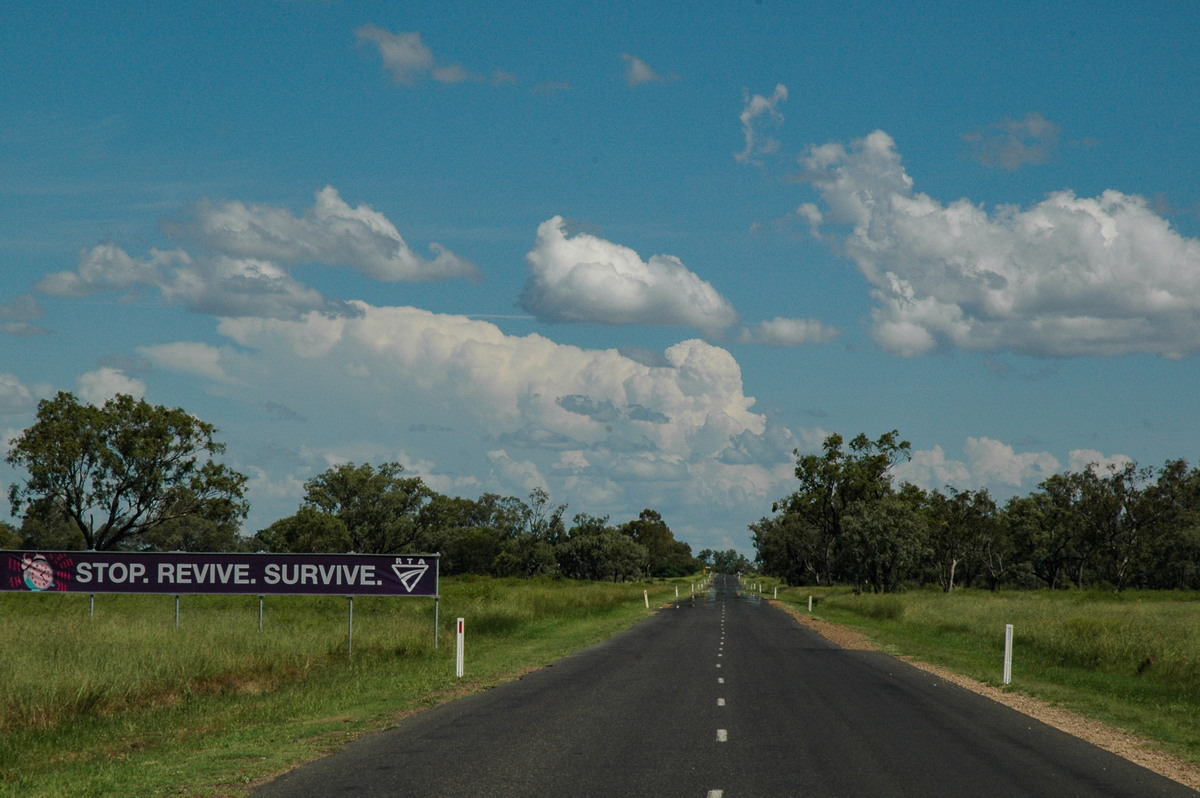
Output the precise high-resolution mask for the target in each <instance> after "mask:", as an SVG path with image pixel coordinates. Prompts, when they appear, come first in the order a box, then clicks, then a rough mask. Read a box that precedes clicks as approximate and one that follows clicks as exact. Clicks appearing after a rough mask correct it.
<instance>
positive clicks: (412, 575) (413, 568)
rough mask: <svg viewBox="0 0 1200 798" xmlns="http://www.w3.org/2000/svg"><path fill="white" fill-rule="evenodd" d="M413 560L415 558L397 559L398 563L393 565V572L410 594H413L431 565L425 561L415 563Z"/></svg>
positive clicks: (420, 560) (419, 560)
mask: <svg viewBox="0 0 1200 798" xmlns="http://www.w3.org/2000/svg"><path fill="white" fill-rule="evenodd" d="M413 559H414V558H413V557H397V558H396V562H394V563H392V570H393V571H395V572H396V578H397V579H399V580H400V584H402V585H404V589H405V590H407V591H408V592H409V593H411V592H413V588H415V587H416V586H417V583H418V582H420V581H421V577H423V576H424V575H425V572H426V571H428V570H429V563H427V562H425V560H424V559H418V560H417V561H416V562H413Z"/></svg>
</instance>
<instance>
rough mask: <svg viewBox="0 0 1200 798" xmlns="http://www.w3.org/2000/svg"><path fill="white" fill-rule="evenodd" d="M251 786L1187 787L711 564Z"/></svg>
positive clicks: (1009, 790)
mask: <svg viewBox="0 0 1200 798" xmlns="http://www.w3.org/2000/svg"><path fill="white" fill-rule="evenodd" d="M255 795H256V796H259V797H260V798H284V797H285V796H286V797H287V798H328V797H329V796H339V795H346V796H356V797H361V798H367V797H368V796H413V797H414V798H438V797H439V796H446V797H447V798H451V797H452V798H486V797H487V796H504V797H505V798H512V797H513V796H537V798H547V796H572V798H587V797H588V796H603V797H604V798H621V797H622V796H630V797H631V798H632V797H634V796H636V797H637V798H642V797H644V796H683V797H687V798H771V797H773V796H806V797H807V796H813V797H816V796H854V797H855V798H858V797H860V796H920V797H921V798H930V797H931V796H1003V797H1004V798H1012V797H1013V796H1022V797H1024V796H1048V797H1049V796H1053V798H1067V796H1081V797H1083V796H1087V797H1088V798H1093V797H1095V796H1129V797H1130V798H1147V797H1148V796H1194V795H1196V793H1195V792H1193V791H1192V790H1190V789H1188V788H1187V787H1185V786H1183V785H1181V784H1178V783H1176V782H1174V781H1171V780H1169V779H1166V778H1164V777H1162V776H1159V775H1157V774H1155V773H1152V772H1151V771H1148V770H1146V769H1144V768H1142V767H1140V766H1137V765H1134V764H1132V763H1130V762H1128V761H1126V760H1124V759H1121V758H1120V757H1117V756H1115V755H1113V754H1110V753H1108V752H1106V751H1103V750H1101V749H1099V748H1096V747H1094V746H1092V745H1090V744H1088V743H1084V742H1082V741H1080V740H1077V739H1076V738H1074V737H1071V736H1069V735H1067V734H1065V733H1063V732H1060V731H1058V730H1056V729H1054V728H1051V727H1049V726H1046V725H1044V724H1042V723H1039V722H1038V721H1035V720H1032V719H1030V718H1028V717H1026V716H1024V715H1022V714H1020V713H1018V712H1016V711H1014V710H1012V709H1009V708H1007V707H1004V706H1001V705H999V704H996V703H994V702H992V701H989V700H988V699H986V698H983V697H982V696H978V695H976V694H974V693H972V692H970V691H967V690H965V689H963V688H960V687H958V686H955V685H953V684H950V683H949V682H945V681H942V680H941V679H938V678H937V677H935V676H933V675H931V674H928V673H926V672H924V671H921V670H918V669H916V668H913V667H911V666H908V665H905V664H904V663H902V662H899V661H898V660H896V659H894V658H892V657H889V656H887V655H886V654H883V653H881V652H870V651H848V650H843V649H841V648H838V647H837V646H834V645H833V644H831V643H829V642H827V641H826V640H825V639H824V638H822V637H820V636H819V635H817V634H816V633H814V632H812V631H810V630H808V629H806V628H804V627H802V626H800V625H798V624H797V623H796V622H795V621H794V620H792V619H791V618H790V617H788V615H787V614H786V613H784V612H782V611H781V610H779V609H777V608H775V607H771V606H770V605H769V604H767V603H766V602H764V601H760V600H759V599H758V598H757V597H756V596H754V595H752V594H748V593H746V592H743V591H740V590H739V589H738V586H737V580H736V579H735V578H734V577H731V576H717V577H715V579H714V582H713V586H712V587H711V588H710V589H709V590H708V592H707V593H706V594H703V595H700V596H697V597H695V598H694V599H686V600H683V601H681V602H679V603H678V604H676V605H674V606H673V607H671V608H668V609H664V610H662V611H661V612H659V613H657V614H655V615H654V616H653V617H651V618H649V619H647V620H646V621H644V622H642V623H639V624H638V625H636V626H635V627H633V628H632V629H630V630H628V631H626V632H623V633H621V634H619V635H617V636H616V637H614V638H612V639H611V640H609V641H607V642H605V643H602V644H600V645H597V646H594V647H592V648H590V649H588V650H586V651H582V652H579V653H577V654H573V655H571V656H569V657H565V658H564V659H561V660H559V661H558V662H556V663H554V664H553V665H552V666H551V667H547V668H544V669H542V670H539V671H536V672H534V673H532V674H529V675H528V676H526V677H525V678H523V679H521V680H519V681H516V682H512V683H510V684H506V685H502V686H500V687H497V688H495V689H492V690H488V691H485V692H482V693H478V694H476V695H472V696H468V697H466V698H463V699H460V700H458V701H454V702H452V703H449V704H445V705H443V706H440V707H437V708H435V709H432V710H429V711H427V712H424V713H421V714H418V715H416V716H414V717H412V718H410V719H408V720H405V721H404V723H403V724H402V725H400V726H399V727H397V728H395V729H392V730H389V731H386V732H382V733H379V734H375V735H371V736H369V737H367V738H364V739H362V740H360V741H358V742H356V743H353V744H351V745H349V746H348V747H347V748H345V749H344V750H343V751H341V752H340V753H338V754H335V755H333V756H330V757H327V758H325V759H322V760H319V761H317V762H314V763H311V764H309V765H307V766H305V767H302V768H300V769H298V770H295V771H292V772H291V773H288V774H286V775H284V776H283V777H281V778H279V779H277V780H276V781H274V782H272V783H270V784H268V785H266V786H265V787H263V788H262V789H260V790H259V791H258V792H256V793H255Z"/></svg>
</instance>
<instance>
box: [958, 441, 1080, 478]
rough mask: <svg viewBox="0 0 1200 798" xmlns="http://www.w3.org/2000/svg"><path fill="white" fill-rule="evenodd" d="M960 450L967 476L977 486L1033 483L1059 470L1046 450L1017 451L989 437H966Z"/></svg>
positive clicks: (1054, 460)
mask: <svg viewBox="0 0 1200 798" xmlns="http://www.w3.org/2000/svg"><path fill="white" fill-rule="evenodd" d="M964 449H965V450H966V453H967V459H968V460H969V461H970V465H969V468H970V470H971V477H972V479H974V480H975V482H976V484H979V485H989V484H997V485H1006V486H1009V487H1014V488H1015V487H1020V486H1022V485H1030V484H1033V485H1036V484H1038V483H1039V482H1041V481H1042V480H1044V479H1046V477H1049V476H1050V475H1051V474H1054V473H1056V472H1057V471H1058V470H1059V462H1058V460H1057V459H1056V458H1055V457H1054V456H1053V455H1051V454H1049V453H1048V452H1023V453H1020V454H1018V453H1017V452H1016V451H1015V450H1014V449H1013V447H1011V446H1009V445H1008V444H1006V443H1001V442H1000V441H997V440H993V439H991V438H967V442H966V445H965V446H964Z"/></svg>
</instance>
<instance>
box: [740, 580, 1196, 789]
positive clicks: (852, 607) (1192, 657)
mask: <svg viewBox="0 0 1200 798" xmlns="http://www.w3.org/2000/svg"><path fill="white" fill-rule="evenodd" d="M764 585H765V589H766V590H767V591H768V592H769V593H772V594H773V593H774V583H772V582H766V583H764ZM810 595H811V596H813V597H814V599H815V604H814V607H813V615H814V616H817V617H819V618H822V619H824V620H827V621H831V622H833V623H837V624H840V625H845V626H849V627H852V628H855V629H858V630H860V631H863V632H866V633H867V634H868V636H870V637H871V639H872V640H874V641H875V642H876V643H877V644H879V645H881V646H882V647H883V648H884V649H885V650H887V651H890V652H892V653H895V654H904V655H907V656H911V657H913V658H915V659H918V660H921V661H924V662H929V663H933V664H935V665H941V666H944V667H946V668H949V669H950V670H953V671H955V672H957V673H961V674H964V675H966V676H970V677H972V678H974V679H976V680H978V681H982V682H985V683H990V684H993V685H1000V684H1001V681H1002V674H1003V666H1004V627H1005V624H1012V625H1013V664H1012V684H1011V685H1010V686H1009V687H1008V688H1006V689H1009V690H1015V691H1019V692H1021V693H1024V694H1027V695H1032V696H1034V697H1037V698H1041V699H1044V700H1046V701H1048V702H1050V703H1051V704H1054V705H1057V706H1063V707H1066V708H1069V709H1073V710H1075V711H1077V712H1079V713H1081V714H1083V715H1086V716H1089V717H1092V718H1096V719H1098V720H1101V721H1104V722H1105V723H1108V724H1110V725H1112V726H1115V727H1117V728H1119V729H1124V730H1125V731H1127V732H1129V733H1131V734H1134V735H1136V736H1138V737H1142V738H1145V739H1148V740H1153V741H1155V742H1156V743H1157V744H1158V745H1159V746H1161V750H1164V751H1167V752H1169V753H1172V754H1174V755H1176V756H1179V757H1180V758H1182V759H1185V760H1187V761H1190V762H1192V763H1193V764H1196V765H1200V595H1198V594H1192V593H1187V594H1181V593H1168V592H1149V591H1146V592H1135V591H1129V592H1125V593H1121V594H1117V593H1113V592H1111V591H1107V592H1083V591H1001V592H998V593H989V592H983V591H973V590H960V591H956V592H954V593H953V594H945V593H942V592H941V591H940V590H929V591H926V590H917V591H910V592H906V593H899V594H888V595H871V594H857V595H856V594H855V593H853V592H851V591H848V590H844V589H843V590H836V589H833V590H831V589H813V588H787V589H782V588H781V589H780V590H779V599H780V600H781V601H786V602H788V603H790V604H793V605H795V606H796V607H797V608H799V609H801V610H805V611H807V603H808V596H810Z"/></svg>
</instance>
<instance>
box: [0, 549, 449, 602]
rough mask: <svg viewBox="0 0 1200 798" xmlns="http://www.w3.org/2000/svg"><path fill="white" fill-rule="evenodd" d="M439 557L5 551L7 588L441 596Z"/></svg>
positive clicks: (1, 581) (1, 576)
mask: <svg viewBox="0 0 1200 798" xmlns="http://www.w3.org/2000/svg"><path fill="white" fill-rule="evenodd" d="M437 563H438V555H436V554H405V555H395V554H196V553H191V552H158V553H134V552H114V551H0V590H9V591H25V592H39V593H54V592H58V593H166V594H193V593H225V594H231V595H236V594H251V595H332V596H422V597H427V598H436V597H437V595H438V567H437Z"/></svg>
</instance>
